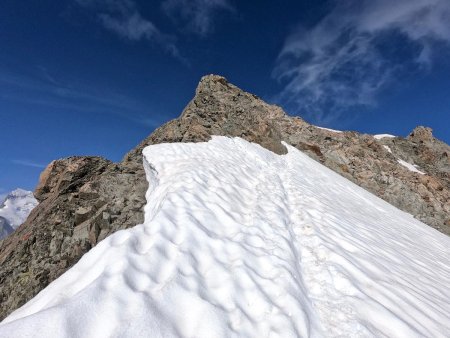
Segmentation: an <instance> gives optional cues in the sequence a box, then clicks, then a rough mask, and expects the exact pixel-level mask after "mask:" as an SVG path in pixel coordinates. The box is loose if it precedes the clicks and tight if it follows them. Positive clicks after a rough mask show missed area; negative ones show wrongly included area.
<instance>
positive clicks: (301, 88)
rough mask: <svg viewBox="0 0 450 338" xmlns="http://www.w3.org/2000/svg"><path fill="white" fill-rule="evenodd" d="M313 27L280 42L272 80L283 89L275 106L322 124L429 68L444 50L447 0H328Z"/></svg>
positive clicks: (449, 32) (449, 18) (448, 40)
mask: <svg viewBox="0 0 450 338" xmlns="http://www.w3.org/2000/svg"><path fill="white" fill-rule="evenodd" d="M333 3H334V5H335V6H334V7H333V9H332V10H331V12H330V13H329V14H328V15H326V16H325V17H324V18H323V19H322V20H321V21H319V22H318V23H317V24H316V25H315V26H313V27H310V28H306V27H297V29H295V30H294V31H293V32H292V34H291V35H290V36H289V37H288V38H287V39H286V41H285V44H284V47H283V48H282V50H281V52H280V54H279V57H278V60H277V63H276V67H275V69H274V71H273V76H274V77H275V78H276V79H278V80H279V81H280V82H282V83H284V89H283V90H282V92H281V93H280V95H279V100H280V101H282V102H284V103H290V104H294V105H296V106H297V108H298V111H299V112H300V113H302V114H304V115H306V116H307V117H309V118H311V119H312V120H313V121H314V122H316V123H325V124H326V123H327V122H329V121H330V120H332V119H334V118H336V117H338V116H340V114H342V113H343V112H344V111H346V110H347V109H349V108H351V107H355V106H367V105H374V104H376V98H377V94H379V92H380V91H381V90H383V89H385V88H387V87H388V86H389V85H390V84H392V83H393V82H395V81H401V78H402V76H403V75H404V74H405V72H406V71H408V70H409V71H410V70H414V71H423V70H427V69H430V67H431V66H432V63H433V59H434V56H435V54H436V53H437V52H439V51H440V49H439V47H441V46H445V45H447V46H448V45H449V44H450V25H449V22H450V1H448V0H396V1H391V0H350V1H337V0H335V1H333Z"/></svg>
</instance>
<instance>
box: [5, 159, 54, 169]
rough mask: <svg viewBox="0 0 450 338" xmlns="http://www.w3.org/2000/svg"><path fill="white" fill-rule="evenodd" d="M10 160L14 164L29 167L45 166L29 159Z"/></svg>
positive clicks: (40, 167) (42, 167) (41, 167)
mask: <svg viewBox="0 0 450 338" xmlns="http://www.w3.org/2000/svg"><path fill="white" fill-rule="evenodd" d="M11 162H12V163H14V164H18V165H22V166H25V167H31V168H39V169H44V168H45V167H46V165H45V164H41V163H37V162H34V161H29V160H11Z"/></svg>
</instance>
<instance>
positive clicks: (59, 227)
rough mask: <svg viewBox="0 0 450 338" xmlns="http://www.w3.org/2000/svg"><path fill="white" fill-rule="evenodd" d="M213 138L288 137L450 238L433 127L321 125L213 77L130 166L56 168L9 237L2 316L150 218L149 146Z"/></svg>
mask: <svg viewBox="0 0 450 338" xmlns="http://www.w3.org/2000/svg"><path fill="white" fill-rule="evenodd" d="M211 135H221V136H237V137H241V138H243V139H245V140H247V141H250V142H254V143H258V144H260V145H261V146H262V147H264V148H266V149H269V150H271V151H273V152H275V153H277V154H285V153H286V151H287V150H286V148H285V146H284V145H283V144H282V142H286V143H288V144H290V145H292V146H294V147H296V148H297V149H299V150H301V151H303V152H305V153H306V154H308V155H309V156H310V157H312V158H313V159H315V160H317V161H319V162H320V163H322V164H324V165H325V166H327V167H329V168H331V169H332V170H334V171H336V172H337V173H339V174H340V175H342V176H344V177H346V178H348V179H350V180H351V181H353V182H355V183H356V184H358V185H359V186H361V187H363V188H365V189H367V190H368V191H370V192H372V193H374V194H375V195H377V196H379V197H380V198H382V199H384V200H385V201H387V202H389V203H391V204H392V205H394V206H396V207H398V208H399V209H401V210H403V211H405V212H408V213H410V214H411V215H413V216H414V217H416V218H417V219H419V220H421V221H422V222H424V223H426V224H428V225H430V226H431V227H433V228H435V229H436V230H438V231H441V232H443V233H445V234H447V235H450V216H449V215H450V203H449V201H450V160H449V155H450V147H449V146H448V145H447V144H445V143H443V142H441V141H439V140H437V139H436V138H435V137H434V136H433V134H432V131H431V129H429V128H426V127H417V128H416V129H414V130H413V131H412V132H411V134H410V135H409V136H407V137H406V138H402V137H391V136H382V135H378V136H373V135H367V134H360V133H357V132H352V131H349V132H340V131H334V130H329V129H323V128H318V127H315V126H313V125H311V124H309V123H307V122H306V121H304V120H302V119H301V118H299V117H290V116H288V115H286V114H285V113H284V112H283V110H282V109H281V108H280V107H278V106H274V105H270V104H267V103H265V102H264V101H262V100H261V99H260V98H258V97H257V96H255V95H253V94H250V93H247V92H245V91H243V90H241V89H239V88H237V87H236V86H234V85H232V84H230V83H229V82H228V81H227V80H226V79H225V78H223V77H221V76H216V75H209V76H205V77H204V78H202V79H201V81H200V83H199V85H198V87H197V90H196V93H195V97H194V98H193V100H192V101H191V102H190V103H189V104H188V105H187V107H186V108H185V109H184V111H183V112H182V114H181V116H180V117H179V118H177V119H175V120H172V121H170V122H168V123H166V124H165V125H163V126H161V127H160V128H158V129H157V130H155V131H154V132H153V133H152V134H151V135H150V136H149V137H148V138H146V139H145V140H144V141H143V142H142V143H141V144H140V145H138V146H137V147H136V148H135V149H133V150H131V151H130V152H129V153H128V154H127V155H126V156H125V157H124V159H123V160H122V161H121V162H119V163H113V162H111V161H109V160H107V159H104V158H100V157H70V158H66V159H61V160H57V161H53V162H52V163H50V164H49V165H48V167H47V168H46V169H45V170H44V172H43V173H42V174H41V177H40V181H39V183H38V185H37V187H36V190H35V193H34V195H35V197H36V198H37V200H38V201H39V205H38V206H37V207H36V208H35V209H33V211H32V212H31V214H30V216H29V217H28V219H27V220H26V222H25V223H24V224H22V225H21V226H20V227H19V228H18V229H17V230H16V231H15V232H14V233H13V234H11V235H10V236H8V237H7V238H6V239H4V240H2V241H1V242H0V303H1V306H0V319H2V318H4V317H5V316H6V315H8V314H9V313H11V312H12V311H13V310H15V309H16V308H18V307H19V306H21V305H22V304H24V303H25V302H26V301H28V300H29V299H31V298H32V297H33V296H35V295H36V294H37V293H38V292H39V291H40V290H42V289H43V288H44V287H46V286H47V285H48V284H49V283H50V282H52V281H53V280H55V279H56V278H57V277H59V276H60V275H61V274H62V273H63V272H65V271H66V270H67V269H69V268H70V267H71V266H73V265H74V264H75V263H76V262H77V261H78V260H79V259H80V257H81V256H82V255H83V254H84V253H86V252H87V251H88V250H90V248H92V247H93V246H95V245H96V244H97V243H98V242H99V241H101V240H102V239H104V238H106V237H107V236H108V235H110V234H112V233H113V232H115V231H117V230H120V229H126V228H129V227H132V226H134V225H136V224H139V223H142V222H143V221H144V213H143V210H142V209H143V206H144V205H145V203H146V199H145V192H146V190H147V181H146V179H145V172H144V169H143V165H142V150H143V148H144V147H145V146H147V145H151V144H157V143H167V142H169V143H171V142H202V141H206V140H209V139H210V137H211ZM298 175H302V173H301V172H299V173H298ZM411 217H412V216H411Z"/></svg>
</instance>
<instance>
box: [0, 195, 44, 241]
mask: <svg viewBox="0 0 450 338" xmlns="http://www.w3.org/2000/svg"><path fill="white" fill-rule="evenodd" d="M37 205H38V201H37V200H36V199H35V198H34V196H33V193H32V192H31V191H27V190H23V189H16V190H14V191H12V192H10V193H9V194H8V195H7V196H6V198H5V199H4V201H3V203H2V204H0V239H1V238H3V237H6V236H7V235H9V234H10V233H11V232H13V231H14V230H15V229H17V227H18V226H19V225H21V224H22V223H23V222H25V220H26V219H27V217H28V215H29V214H30V212H31V210H33V209H34V207H36V206H37Z"/></svg>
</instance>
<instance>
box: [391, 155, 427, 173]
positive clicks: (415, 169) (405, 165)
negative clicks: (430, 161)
mask: <svg viewBox="0 0 450 338" xmlns="http://www.w3.org/2000/svg"><path fill="white" fill-rule="evenodd" d="M397 162H398V163H400V164H401V165H402V166H404V167H405V168H406V169H408V170H409V171H412V172H415V173H418V174H421V175H425V173H424V172H423V171H420V170H418V169H417V168H416V166H414V165H412V164H411V163H408V162H406V161H403V160H400V159H398V160H397Z"/></svg>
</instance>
